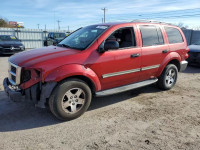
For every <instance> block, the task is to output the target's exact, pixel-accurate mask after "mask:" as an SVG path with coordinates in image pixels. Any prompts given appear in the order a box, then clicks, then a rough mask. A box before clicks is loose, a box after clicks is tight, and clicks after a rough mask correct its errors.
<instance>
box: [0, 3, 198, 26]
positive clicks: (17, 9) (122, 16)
mask: <svg viewBox="0 0 200 150" xmlns="http://www.w3.org/2000/svg"><path fill="white" fill-rule="evenodd" d="M102 8H106V9H107V10H106V22H129V21H132V20H134V19H148V20H157V21H163V22H168V23H173V24H179V23H183V24H184V25H187V26H188V27H189V28H194V27H200V0H190V1H189V0H168V1H166V0H81V1H80V0H1V1H0V10H1V11H0V17H2V18H6V19H7V20H9V21H18V22H24V26H25V28H32V29H37V28H38V24H39V28H40V29H44V28H45V25H46V28H47V29H58V22H57V21H58V20H59V21H60V28H61V30H68V26H69V29H70V30H75V29H77V28H79V27H84V26H87V25H91V24H97V23H101V22H102V18H103V10H101V9H102Z"/></svg>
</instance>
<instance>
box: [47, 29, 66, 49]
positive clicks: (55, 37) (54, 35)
mask: <svg viewBox="0 0 200 150" xmlns="http://www.w3.org/2000/svg"><path fill="white" fill-rule="evenodd" d="M65 37H66V34H65V33H61V32H60V33H59V32H50V33H49V34H48V36H47V38H46V40H45V41H44V46H49V45H57V44H58V43H60V42H61V41H62V40H63V39H64V38H65Z"/></svg>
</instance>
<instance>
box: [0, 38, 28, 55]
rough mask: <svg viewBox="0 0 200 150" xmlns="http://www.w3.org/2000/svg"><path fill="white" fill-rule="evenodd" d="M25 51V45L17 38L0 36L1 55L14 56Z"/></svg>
mask: <svg viewBox="0 0 200 150" xmlns="http://www.w3.org/2000/svg"><path fill="white" fill-rule="evenodd" d="M24 50H25V47H24V45H23V44H22V43H21V41H20V40H19V39H18V38H16V37H15V36H13V35H0V54H14V53H17V52H21V51H24Z"/></svg>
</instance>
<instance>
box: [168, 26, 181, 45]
mask: <svg viewBox="0 0 200 150" xmlns="http://www.w3.org/2000/svg"><path fill="white" fill-rule="evenodd" d="M165 31H166V33H167V37H168V40H169V44H173V43H182V42H183V37H182V35H181V33H180V31H179V30H178V29H176V28H173V27H165Z"/></svg>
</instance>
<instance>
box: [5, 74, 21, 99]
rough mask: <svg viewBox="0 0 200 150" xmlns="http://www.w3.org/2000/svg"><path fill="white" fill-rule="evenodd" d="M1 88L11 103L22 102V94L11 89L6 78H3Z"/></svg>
mask: <svg viewBox="0 0 200 150" xmlns="http://www.w3.org/2000/svg"><path fill="white" fill-rule="evenodd" d="M3 87H4V91H5V92H6V94H7V96H8V97H9V98H10V99H11V100H12V101H15V102H17V101H21V100H22V93H21V90H16V89H14V88H12V85H11V83H10V82H9V81H8V78H5V79H4V81H3Z"/></svg>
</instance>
